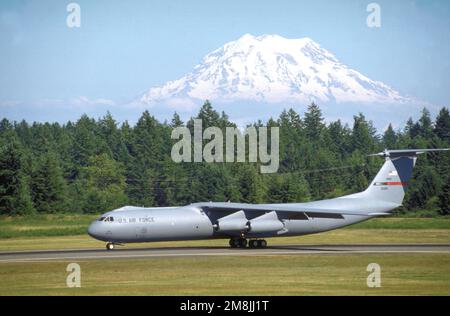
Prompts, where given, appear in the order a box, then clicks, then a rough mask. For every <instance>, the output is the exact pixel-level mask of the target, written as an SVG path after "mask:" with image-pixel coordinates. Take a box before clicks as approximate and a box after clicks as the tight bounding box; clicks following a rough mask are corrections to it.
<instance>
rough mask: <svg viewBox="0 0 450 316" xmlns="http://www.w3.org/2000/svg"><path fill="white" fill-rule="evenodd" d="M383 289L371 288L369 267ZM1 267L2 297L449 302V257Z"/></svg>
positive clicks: (171, 260)
mask: <svg viewBox="0 0 450 316" xmlns="http://www.w3.org/2000/svg"><path fill="white" fill-rule="evenodd" d="M372 262H375V263H378V264H379V265H380V266H381V288H368V287H367V285H366V279H367V276H368V275H369V273H368V272H367V271H366V267H367V265H368V264H369V263H372ZM68 263H69V262H27V263H2V264H0V279H1V280H2V282H1V285H0V295H313V294H314V295H450V255H445V254H427V255H418V254H410V255H408V254H402V255H394V254H389V255H388V254H380V255H374V254H373V255H372V254H371V255H369V254H367V255H366V254H365V255H361V254H358V255H300V256H287V255H281V256H258V257H256V258H255V257H254V256H251V257H245V256H244V257H239V258H236V257H189V258H186V257H182V258H151V259H148V258H147V259H138V260H136V259H134V260H128V259H122V260H120V259H116V260H86V261H77V263H78V264H79V265H80V266H81V288H67V287H66V277H67V275H68V273H67V272H66V266H67V264H68Z"/></svg>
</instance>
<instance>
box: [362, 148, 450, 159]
mask: <svg viewBox="0 0 450 316" xmlns="http://www.w3.org/2000/svg"><path fill="white" fill-rule="evenodd" d="M447 150H450V148H432V149H385V150H384V151H382V152H379V153H376V154H371V155H369V156H382V157H391V158H393V157H415V156H417V155H419V154H424V153H427V152H434V151H447Z"/></svg>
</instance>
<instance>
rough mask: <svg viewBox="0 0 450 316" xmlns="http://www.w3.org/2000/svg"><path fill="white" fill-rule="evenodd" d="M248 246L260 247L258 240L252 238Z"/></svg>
mask: <svg viewBox="0 0 450 316" xmlns="http://www.w3.org/2000/svg"><path fill="white" fill-rule="evenodd" d="M248 246H249V247H250V248H256V247H258V241H257V240H250V241H249V242H248Z"/></svg>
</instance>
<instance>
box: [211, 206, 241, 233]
mask: <svg viewBox="0 0 450 316" xmlns="http://www.w3.org/2000/svg"><path fill="white" fill-rule="evenodd" d="M213 227H214V229H215V230H216V231H217V232H221V233H230V232H243V231H247V230H248V219H247V218H246V217H245V213H244V212H243V211H239V212H236V213H233V214H230V215H227V216H225V217H222V218H219V219H218V220H217V223H216V224H215V225H214V226H213Z"/></svg>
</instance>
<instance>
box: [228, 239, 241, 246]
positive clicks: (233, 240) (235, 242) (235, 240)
mask: <svg viewBox="0 0 450 316" xmlns="http://www.w3.org/2000/svg"><path fill="white" fill-rule="evenodd" d="M229 244H230V247H231V248H237V247H239V240H237V239H236V238H231V239H230V242H229Z"/></svg>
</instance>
